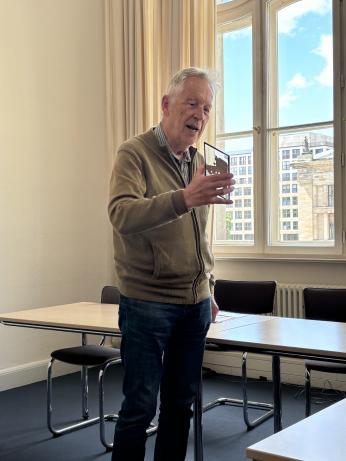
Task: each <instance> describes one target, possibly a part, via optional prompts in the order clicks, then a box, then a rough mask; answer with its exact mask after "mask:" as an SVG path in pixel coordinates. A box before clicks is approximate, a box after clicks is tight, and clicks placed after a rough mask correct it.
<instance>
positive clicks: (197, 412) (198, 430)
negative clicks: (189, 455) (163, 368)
mask: <svg viewBox="0 0 346 461" xmlns="http://www.w3.org/2000/svg"><path fill="white" fill-rule="evenodd" d="M193 406H194V408H193V437H194V461H203V439H202V379H201V381H200V383H199V386H198V389H197V393H196V399H195V402H194V405H193Z"/></svg>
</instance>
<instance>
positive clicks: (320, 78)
mask: <svg viewBox="0 0 346 461" xmlns="http://www.w3.org/2000/svg"><path fill="white" fill-rule="evenodd" d="M313 53H315V54H318V55H319V56H321V57H322V58H323V59H324V60H325V66H324V68H323V69H322V71H321V72H320V73H319V74H318V75H317V76H316V77H315V80H317V82H318V83H320V84H321V85H323V86H333V37H332V36H331V35H321V39H320V44H319V45H318V47H317V48H315V49H314V50H313Z"/></svg>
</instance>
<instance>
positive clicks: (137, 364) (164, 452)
mask: <svg viewBox="0 0 346 461" xmlns="http://www.w3.org/2000/svg"><path fill="white" fill-rule="evenodd" d="M210 321H211V309H210V299H209V298H208V299H206V300H204V301H202V302H200V303H198V304H181V305H180V304H163V303H155V302H147V301H140V300H137V299H132V298H127V297H125V296H121V299H120V307H119V326H120V329H121V333H122V342H121V356H122V361H123V366H124V369H125V376H124V382H123V393H124V396H125V398H124V401H123V403H122V406H121V410H120V411H119V419H118V421H117V424H116V427H115V433H114V447H113V454H112V461H143V460H144V456H145V442H146V438H147V436H146V429H147V428H148V427H149V425H150V422H151V421H152V419H153V418H154V416H155V413H156V405H157V396H158V392H159V388H160V415H159V427H158V432H157V436H156V445H155V455H154V461H183V460H184V459H185V455H186V449H187V441H188V435H189V429H190V418H191V416H192V410H191V404H192V403H193V401H194V398H195V395H196V391H197V386H198V384H199V382H200V380H201V367H202V360H203V351H204V345H205V337H206V334H207V331H208V328H209V325H210Z"/></svg>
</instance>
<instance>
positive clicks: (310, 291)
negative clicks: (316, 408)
mask: <svg viewBox="0 0 346 461" xmlns="http://www.w3.org/2000/svg"><path fill="white" fill-rule="evenodd" d="M303 296H304V305H305V318H306V319H310V320H328V321H332V322H346V289H343V288H304V290H303ZM313 370H315V371H320V372H324V373H342V374H346V364H343V363H337V362H333V361H328V362H324V361H320V360H305V416H310V414H311V372H312V371H313Z"/></svg>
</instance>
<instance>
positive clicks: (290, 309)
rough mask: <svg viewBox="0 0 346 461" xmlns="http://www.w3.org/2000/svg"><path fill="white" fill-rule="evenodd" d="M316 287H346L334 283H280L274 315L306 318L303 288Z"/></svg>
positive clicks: (277, 288) (277, 289)
mask: <svg viewBox="0 0 346 461" xmlns="http://www.w3.org/2000/svg"><path fill="white" fill-rule="evenodd" d="M307 287H314V288H346V287H342V286H335V285H334V286H332V285H318V286H317V285H300V284H283V283H278V284H277V287H276V297H275V304H274V315H278V316H279V317H295V318H304V317H305V314H304V299H303V289H304V288H307Z"/></svg>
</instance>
